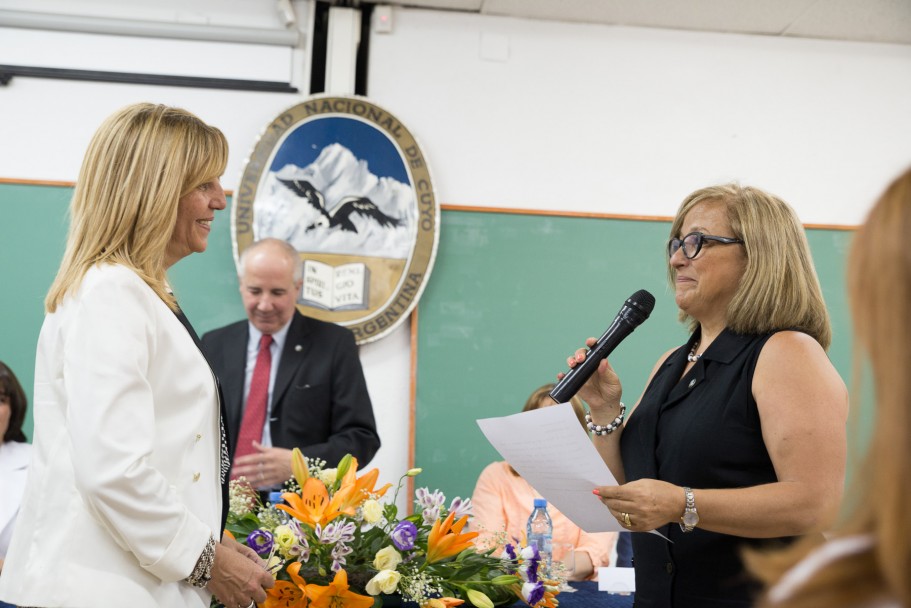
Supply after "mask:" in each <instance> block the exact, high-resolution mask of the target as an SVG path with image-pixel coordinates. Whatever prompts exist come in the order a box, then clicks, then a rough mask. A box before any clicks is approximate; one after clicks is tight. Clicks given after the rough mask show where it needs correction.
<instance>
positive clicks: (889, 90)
mask: <svg viewBox="0 0 911 608" xmlns="http://www.w3.org/2000/svg"><path fill="white" fill-rule="evenodd" d="M393 21H394V31H393V33H392V34H389V35H374V36H373V37H372V39H371V43H370V44H371V46H370V49H371V60H370V81H369V90H370V96H371V97H372V98H373V99H374V100H376V101H377V102H378V103H380V104H383V105H385V106H386V107H387V109H388V110H389V111H391V112H393V113H397V114H398V115H399V118H401V119H402V120H403V121H405V123H406V124H407V125H409V128H410V129H411V130H412V131H413V132H414V133H416V134H417V135H418V137H419V138H420V140H421V141H422V143H423V145H424V146H425V152H426V154H427V156H428V158H429V159H430V162H431V163H432V167H433V168H434V169H435V170H436V171H435V175H436V178H437V186H438V188H439V191H440V193H441V200H442V201H443V202H445V203H449V204H455V205H489V206H495V207H509V208H533V209H561V210H575V211H594V212H611V213H629V214H646V215H665V216H667V215H673V214H674V212H675V210H676V207H677V205H678V204H679V202H680V201H681V200H682V199H683V198H684V196H685V195H686V194H688V193H689V192H691V191H692V190H694V189H696V188H699V187H702V186H706V185H709V184H713V183H717V182H721V181H728V180H739V181H741V182H743V183H749V184H753V185H756V186H759V187H762V188H765V189H767V190H770V191H772V192H774V193H776V194H778V195H779V196H781V197H782V198H784V199H785V200H787V201H788V202H790V203H791V204H792V205H793V206H794V207H795V209H797V211H798V214H799V216H800V217H801V219H802V220H803V221H804V222H807V223H827V224H857V223H859V222H861V221H862V219H863V214H864V211H865V209H866V208H867V207H868V205H869V204H870V203H871V202H872V200H873V198H874V197H875V196H877V195H878V194H879V192H880V191H881V189H882V188H883V187H884V185H885V184H886V182H887V180H889V179H891V178H892V177H894V176H895V175H897V173H898V172H899V171H900V170H901V169H903V168H904V167H906V166H908V165H909V164H911V149H909V145H908V142H909V141H911V112H909V111H908V108H909V107H911V46H902V45H883V44H867V43H851V42H835V41H823V40H803V39H795V38H774V37H765V36H745V35H729V34H709V33H699V32H683V31H671V30H649V29H637V28H626V27H609V26H596V25H579V24H563V23H552V22H543V21H530V20H518V19H512V18H502V17H489V16H480V15H473V14H466V13H443V12H432V11H424V10H409V9H396V10H395V13H394V20H393ZM504 54H505V55H506V57H505V59H504V58H503V55H504Z"/></svg>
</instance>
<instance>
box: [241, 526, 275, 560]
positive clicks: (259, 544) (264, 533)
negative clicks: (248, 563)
mask: <svg viewBox="0 0 911 608" xmlns="http://www.w3.org/2000/svg"><path fill="white" fill-rule="evenodd" d="M247 546H248V547H250V548H251V549H253V550H254V551H256V553H258V554H259V555H265V554H266V553H268V552H269V551H271V550H272V533H271V532H269V531H268V530H253V531H252V532H250V534H249V536H247Z"/></svg>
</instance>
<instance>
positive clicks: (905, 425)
mask: <svg viewBox="0 0 911 608" xmlns="http://www.w3.org/2000/svg"><path fill="white" fill-rule="evenodd" d="M909 234H911V169H909V170H908V171H906V172H905V173H904V174H902V175H901V176H900V177H898V178H897V179H896V180H895V181H894V182H892V184H891V185H890V186H889V187H888V189H886V191H885V192H884V193H883V195H882V196H881V197H880V199H879V201H877V203H876V205H875V206H874V207H873V209H872V211H871V212H870V215H869V216H868V217H867V221H866V223H865V224H864V225H863V226H862V227H861V228H860V229H859V230H858V231H857V234H856V235H855V236H854V240H853V243H852V245H851V251H850V257H849V259H848V292H849V296H850V300H851V311H852V317H853V321H854V335H855V337H856V339H857V346H858V349H857V351H856V352H855V370H856V371H855V375H857V376H859V375H860V374H859V370H861V369H862V367H863V366H862V363H863V362H864V361H865V359H867V358H868V359H869V362H870V364H871V368H872V372H873V382H874V388H875V394H876V424H875V428H874V431H873V436H872V437H871V438H870V443H869V449H868V452H867V454H866V456H865V458H864V461H863V464H862V465H861V467H860V469H859V470H858V471H857V472H856V474H855V475H854V478H853V482H852V491H851V493H850V496H852V497H853V502H850V503H849V504H848V508H847V509H846V513H847V517H846V518H845V519H844V523H843V524H842V525H841V526H840V527H839V530H838V535H839V536H849V535H854V534H867V535H870V536H871V537H872V538H873V547H872V548H871V549H869V550H867V551H863V552H861V553H857V554H855V555H851V556H849V557H845V558H843V559H840V560H837V561H835V562H833V563H832V564H830V565H829V566H828V567H826V568H823V569H822V570H820V571H818V572H817V573H816V574H815V575H814V576H813V577H812V578H810V580H809V581H807V582H806V583H805V584H804V585H803V586H802V587H800V588H799V589H798V590H797V591H796V592H795V593H794V594H793V595H792V597H791V598H789V600H788V601H786V602H785V603H781V604H775V606H776V607H777V606H781V607H785V606H787V607H788V608H803V607H806V608H810V607H815V606H826V607H831V608H841V607H847V606H857V605H861V604H865V603H870V602H872V601H874V600H877V599H880V598H891V599H893V600H897V601H898V602H899V603H900V604H901V605H903V606H911V576H909V573H911V517H909V516H908V514H909V513H911V442H909V441H908V436H909V435H911V380H909V378H908V362H909V361H911V249H909V247H908V235H909ZM855 391H856V392H858V393H859V389H858V388H856V387H855ZM816 544H817V543H814V542H812V541H805V542H803V543H800V544H799V545H798V546H796V547H795V548H793V549H791V550H787V551H785V552H783V553H778V554H772V555H765V556H762V555H760V556H756V555H754V556H751V557H750V558H749V560H748V562H749V563H750V565H751V566H752V568H753V570H754V572H755V573H756V574H757V575H758V576H759V577H760V578H762V579H763V580H764V581H766V582H768V583H772V582H774V581H776V580H777V579H778V578H779V577H780V576H781V574H782V573H783V572H784V571H786V570H787V569H789V568H790V567H791V566H793V564H794V563H796V562H797V561H799V560H800V559H801V558H802V557H803V556H804V555H806V553H807V552H808V551H810V550H812V549H813V548H814V546H815V545H816ZM763 605H769V604H763Z"/></svg>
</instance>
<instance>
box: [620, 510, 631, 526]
mask: <svg viewBox="0 0 911 608" xmlns="http://www.w3.org/2000/svg"><path fill="white" fill-rule="evenodd" d="M620 517H621V518H622V521H621V522H620V523H621V524H623V527H624V528H631V527H632V525H633V522H632V521H631V520H630V518H629V513H625V512H621V513H620Z"/></svg>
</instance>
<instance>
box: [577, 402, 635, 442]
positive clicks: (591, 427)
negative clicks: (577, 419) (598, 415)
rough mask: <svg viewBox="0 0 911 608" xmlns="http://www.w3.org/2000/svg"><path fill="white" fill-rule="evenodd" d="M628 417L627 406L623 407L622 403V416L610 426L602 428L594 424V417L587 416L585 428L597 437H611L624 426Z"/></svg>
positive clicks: (615, 419)
mask: <svg viewBox="0 0 911 608" xmlns="http://www.w3.org/2000/svg"><path fill="white" fill-rule="evenodd" d="M624 416H626V406H625V405H623V402H622V401H621V402H620V415H619V416H617V417H616V418H614V419H613V421H611V423H610V424H608V425H606V426H601V425H600V424H595V423H594V422H592V415H591V414H588V413H586V414H585V426H586V427H588V430H589V432H591V433H593V434H595V435H610V434H611V433H613V432H614V431H616V430H617V429H618V428H619V427H620V425H621V424H623V417H624Z"/></svg>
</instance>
